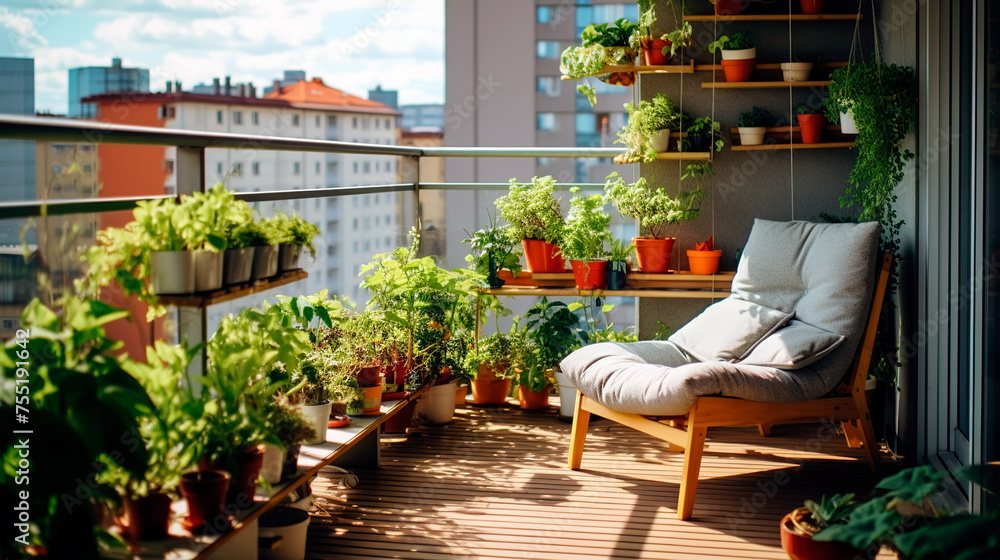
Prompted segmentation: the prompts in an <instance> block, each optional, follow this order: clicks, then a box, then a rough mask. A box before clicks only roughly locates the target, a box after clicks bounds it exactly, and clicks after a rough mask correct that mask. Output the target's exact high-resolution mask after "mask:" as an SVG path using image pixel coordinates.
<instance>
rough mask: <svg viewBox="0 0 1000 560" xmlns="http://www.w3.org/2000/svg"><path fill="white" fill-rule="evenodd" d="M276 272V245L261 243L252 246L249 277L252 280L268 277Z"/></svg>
mask: <svg viewBox="0 0 1000 560" xmlns="http://www.w3.org/2000/svg"><path fill="white" fill-rule="evenodd" d="M277 273H278V246H277V245H262V246H260V247H254V251H253V272H252V274H251V277H252V278H253V279H254V280H260V279H262V278H270V277H272V276H274V275H275V274H277Z"/></svg>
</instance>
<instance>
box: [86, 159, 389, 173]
mask: <svg viewBox="0 0 1000 560" xmlns="http://www.w3.org/2000/svg"><path fill="white" fill-rule="evenodd" d="M166 162H167V163H166V165H167V166H166V167H164V170H165V171H167V172H168V173H172V172H173V170H174V168H173V161H171V160H166ZM88 167H89V166H88ZM395 168H396V163H395V162H394V161H387V162H380V161H376V162H375V172H376V173H382V172H391V171H394V170H395ZM322 169H323V168H322V164H320V162H318V161H317V162H316V165H315V174H316V175H319V174H320V172H321V171H322ZM224 170H225V169H224V165H223V163H222V162H221V161H220V162H218V163H216V172H217V173H218V174H219V175H222V174H223V172H224ZM326 171H327V173H329V174H331V175H335V174H337V173H338V172H339V171H340V169H339V166H338V165H337V162H335V161H330V162H327V164H326ZM359 172H362V173H371V172H372V165H371V162H369V161H366V162H363V165H360V166H359V165H358V162H354V173H355V174H357V173H359ZM233 173H234V174H235V175H242V174H243V163H242V162H236V163H234V164H233ZM301 173H302V164H301V162H298V161H294V162H292V175H300V174H301ZM250 174H251V175H260V162H259V161H254V162H251V163H250Z"/></svg>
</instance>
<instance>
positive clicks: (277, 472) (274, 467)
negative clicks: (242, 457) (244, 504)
mask: <svg viewBox="0 0 1000 560" xmlns="http://www.w3.org/2000/svg"><path fill="white" fill-rule="evenodd" d="M284 460H285V450H284V449H282V448H280V447H278V446H277V445H274V444H273V443H265V444H264V464H263V465H262V466H261V467H260V474H261V476H263V477H264V480H266V481H267V482H268V483H269V484H277V483H279V482H281V465H282V463H283V462H284Z"/></svg>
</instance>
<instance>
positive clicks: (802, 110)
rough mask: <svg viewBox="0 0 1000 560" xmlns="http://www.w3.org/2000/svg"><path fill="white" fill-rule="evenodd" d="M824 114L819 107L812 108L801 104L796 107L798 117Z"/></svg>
mask: <svg viewBox="0 0 1000 560" xmlns="http://www.w3.org/2000/svg"><path fill="white" fill-rule="evenodd" d="M820 113H822V111H820V110H819V108H817V107H810V106H809V105H808V104H806V103H799V104H798V105H796V106H795V114H796V115H818V114H820Z"/></svg>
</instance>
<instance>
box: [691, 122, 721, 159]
mask: <svg viewBox="0 0 1000 560" xmlns="http://www.w3.org/2000/svg"><path fill="white" fill-rule="evenodd" d="M685 132H687V136H686V137H684V138H681V151H683V152H686V151H688V150H689V147H690V145H691V142H690V138H691V137H693V136H701V137H704V138H706V139H707V140H708V142H709V146H710V147H709V151H711V150H712V147H711V146H712V144H714V145H715V146H714V147H715V151H717V152H721V151H722V147H723V146H725V145H726V142H725V140H723V139H722V125H721V124H719V122H718V121H713V120H712V118H711V117H698V118H697V119H694V120H692V121H691V124H690V125H689V126H688V127H687V130H686V131H685Z"/></svg>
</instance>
